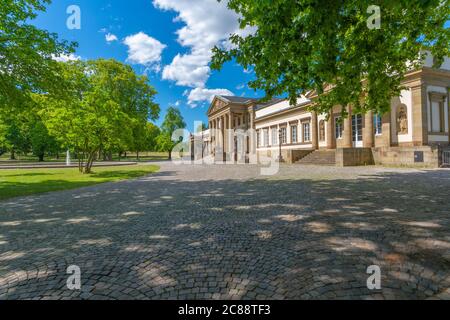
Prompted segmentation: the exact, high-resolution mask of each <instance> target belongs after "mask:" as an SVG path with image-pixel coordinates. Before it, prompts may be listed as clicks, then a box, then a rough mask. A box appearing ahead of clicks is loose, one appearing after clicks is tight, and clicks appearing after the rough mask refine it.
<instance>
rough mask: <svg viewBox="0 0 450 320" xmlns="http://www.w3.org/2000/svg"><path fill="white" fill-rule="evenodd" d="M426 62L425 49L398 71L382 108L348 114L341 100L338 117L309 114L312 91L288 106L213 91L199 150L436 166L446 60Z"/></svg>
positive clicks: (444, 111) (447, 114) (444, 120)
mask: <svg viewBox="0 0 450 320" xmlns="http://www.w3.org/2000/svg"><path fill="white" fill-rule="evenodd" d="M432 65H433V63H432V57H430V56H428V57H427V59H426V60H425V62H424V66H423V67H422V68H421V69H420V70H414V71H411V72H409V73H408V74H407V75H406V76H405V79H404V80H403V83H402V85H403V86H404V87H405V89H404V90H403V91H402V92H401V95H400V96H399V97H395V98H393V99H392V102H391V111H390V112H388V113H386V114H384V115H375V114H373V113H371V112H369V113H367V114H363V115H361V114H353V113H352V110H351V108H350V107H346V108H347V111H348V117H347V118H345V119H340V117H341V110H342V109H341V108H342V106H335V107H334V108H333V110H332V112H331V113H330V115H326V114H317V113H316V112H314V111H311V109H310V107H311V105H312V103H313V101H314V99H315V98H316V96H315V94H314V93H312V92H310V93H308V94H306V95H305V96H302V97H300V98H299V99H298V101H297V104H296V105H290V103H289V101H288V100H285V99H274V100H273V101H270V102H268V103H264V104H261V103H259V102H258V99H251V98H243V97H230V96H216V97H215V98H214V100H213V101H212V103H211V106H210V108H209V109H208V118H209V130H208V131H207V132H206V133H205V132H204V133H203V134H202V135H203V138H202V143H204V145H203V147H202V150H203V151H202V153H203V156H204V155H205V149H206V150H207V154H208V155H210V156H213V157H214V159H215V160H216V161H231V162H233V161H246V162H248V161H255V160H261V159H263V158H268V157H271V158H274V157H279V155H280V153H281V156H282V159H281V160H282V161H285V162H287V163H297V162H298V163H316V164H336V165H339V166H351V165H369V164H386V165H418V166H428V167H438V166H440V165H441V164H442V152H444V151H445V150H446V149H447V148H448V147H449V145H450V130H449V123H450V110H449V88H450V59H448V58H446V59H445V62H444V63H443V64H442V66H441V67H440V68H439V69H434V68H432ZM205 136H206V137H207V138H206V139H205ZM205 146H206V147H205ZM196 157H197V158H198V152H196Z"/></svg>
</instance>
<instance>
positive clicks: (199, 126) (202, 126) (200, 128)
mask: <svg viewBox="0 0 450 320" xmlns="http://www.w3.org/2000/svg"><path fill="white" fill-rule="evenodd" d="M205 130H208V126H207V125H206V124H205V123H203V122H202V123H201V124H199V125H198V126H197V128H196V130H195V132H196V133H199V132H203V131H205Z"/></svg>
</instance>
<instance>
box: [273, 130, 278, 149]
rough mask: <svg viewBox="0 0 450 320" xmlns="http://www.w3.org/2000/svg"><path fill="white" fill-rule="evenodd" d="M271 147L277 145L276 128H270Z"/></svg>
mask: <svg viewBox="0 0 450 320" xmlns="http://www.w3.org/2000/svg"><path fill="white" fill-rule="evenodd" d="M272 145H273V146H276V145H278V130H277V128H272Z"/></svg>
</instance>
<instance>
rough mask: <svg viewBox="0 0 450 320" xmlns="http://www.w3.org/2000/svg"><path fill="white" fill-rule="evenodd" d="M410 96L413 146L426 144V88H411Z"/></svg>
mask: <svg viewBox="0 0 450 320" xmlns="http://www.w3.org/2000/svg"><path fill="white" fill-rule="evenodd" d="M411 96H412V124H413V125H412V130H413V132H412V136H413V143H414V145H415V146H424V145H427V144H428V113H427V105H428V104H427V93H426V86H425V85H420V86H417V87H413V88H411Z"/></svg>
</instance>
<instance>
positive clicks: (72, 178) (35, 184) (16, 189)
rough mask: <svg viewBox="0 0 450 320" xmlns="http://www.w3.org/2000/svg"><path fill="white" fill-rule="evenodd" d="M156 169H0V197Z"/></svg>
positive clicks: (72, 186)
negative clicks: (82, 172)
mask: <svg viewBox="0 0 450 320" xmlns="http://www.w3.org/2000/svg"><path fill="white" fill-rule="evenodd" d="M158 170H159V167H158V166H154V165H140V166H124V167H102V168H93V171H94V172H93V173H92V174H89V175H83V174H81V173H79V171H78V169H77V168H74V169H30V170H23V169H14V170H0V200H5V199H8V198H13V197H18V196H26V195H31V194H36V193H44V192H50V191H57V190H68V189H76V188H80V187H86V186H91V185H94V184H99V183H104V182H112V181H120V180H126V179H132V178H138V177H142V176H145V175H148V174H151V173H154V172H156V171H158Z"/></svg>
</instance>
